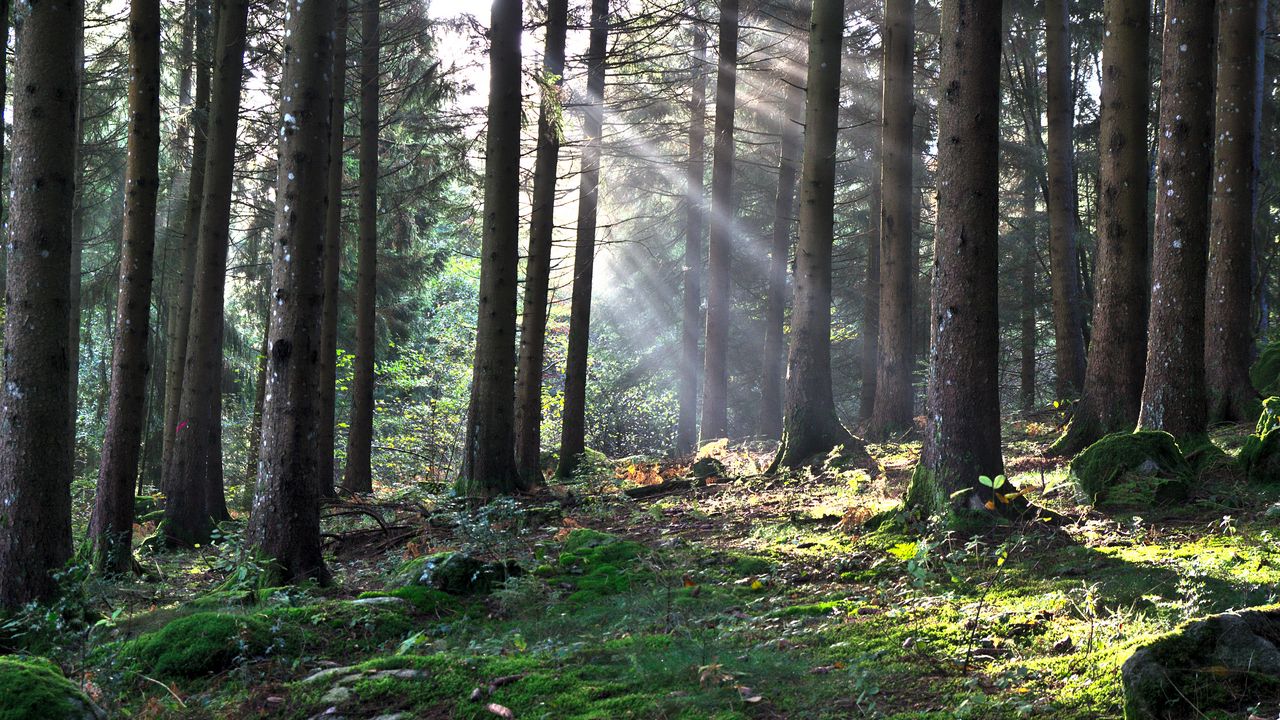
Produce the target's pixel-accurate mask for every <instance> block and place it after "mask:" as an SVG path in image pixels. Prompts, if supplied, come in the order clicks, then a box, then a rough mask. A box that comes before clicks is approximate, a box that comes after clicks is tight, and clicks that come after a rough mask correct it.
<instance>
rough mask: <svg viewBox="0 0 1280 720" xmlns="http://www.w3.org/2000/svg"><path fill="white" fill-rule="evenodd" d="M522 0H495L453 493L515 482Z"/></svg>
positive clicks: (477, 492)
mask: <svg viewBox="0 0 1280 720" xmlns="http://www.w3.org/2000/svg"><path fill="white" fill-rule="evenodd" d="M520 16H521V7H520V0H495V1H494V3H493V8H492V15H491V18H492V20H491V24H490V28H489V41H490V49H489V129H488V134H487V137H486V138H485V150H486V152H485V164H484V228H483V238H484V239H483V242H482V247H481V262H480V304H479V310H478V313H477V315H478V317H477V321H476V350H475V363H474V366H473V368H472V380H471V406H470V408H469V410H468V413H467V429H466V441H465V444H464V445H463V448H462V471H461V473H460V474H459V477H458V493H459V494H460V495H467V496H473V497H479V498H490V497H493V496H495V495H501V494H504V493H509V492H511V491H513V490H515V489H516V487H517V486H518V482H519V473H518V471H517V470H516V457H515V375H516V368H515V364H516V363H515V341H516V338H515V334H516V285H517V282H518V277H519V263H520V203H519V191H520V102H521V100H520V33H521V19H520Z"/></svg>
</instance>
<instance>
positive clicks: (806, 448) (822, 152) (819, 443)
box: [771, 0, 862, 469]
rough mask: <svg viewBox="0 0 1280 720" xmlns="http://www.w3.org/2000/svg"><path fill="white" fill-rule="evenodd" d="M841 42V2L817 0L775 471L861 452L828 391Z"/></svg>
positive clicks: (811, 24) (812, 33) (812, 23)
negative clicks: (836, 452)
mask: <svg viewBox="0 0 1280 720" xmlns="http://www.w3.org/2000/svg"><path fill="white" fill-rule="evenodd" d="M843 41H844V0H815V2H814V3H813V17H812V20H811V22H810V24H809V78H808V85H807V88H808V90H807V93H808V103H807V105H806V107H805V135H804V158H803V163H802V165H801V167H802V168H803V169H802V171H801V177H800V235H799V240H798V241H797V243H796V267H795V292H794V297H793V299H792V303H791V308H792V309H791V347H790V352H789V354H788V356H787V389H786V399H785V401H784V405H783V434H782V446H781V447H780V448H779V449H778V455H777V458H776V459H775V461H774V467H773V468H771V469H777V468H778V467H780V466H786V467H794V466H797V465H800V464H802V463H804V462H806V461H807V460H809V459H810V458H811V457H812V456H813V455H814V454H816V453H825V452H827V451H829V450H831V449H832V448H834V447H836V446H837V445H844V446H845V450H846V451H849V450H853V451H861V450H862V445H861V442H860V441H858V440H856V439H855V438H854V437H853V436H852V435H850V434H849V432H848V431H847V430H845V428H844V426H843V425H841V424H840V420H839V419H838V418H837V417H836V407H835V401H834V399H833V397H832V392H831V246H832V241H833V238H834V233H835V177H836V157H835V156H836V133H837V129H838V127H839V115H840V112H839V110H840V103H839V100H840V72H839V68H840V58H841V55H842V45H843Z"/></svg>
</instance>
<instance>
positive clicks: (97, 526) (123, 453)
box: [89, 0, 160, 573]
mask: <svg viewBox="0 0 1280 720" xmlns="http://www.w3.org/2000/svg"><path fill="white" fill-rule="evenodd" d="M128 155H129V160H128V165H127V166H126V167H125V186H126V190H125V200H124V203H125V208H124V241H123V242H122V244H121V248H120V293H119V297H118V298H117V299H116V337H115V351H114V359H113V360H112V372H111V405H110V408H109V409H108V411H107V428H106V432H105V434H104V436H103V442H102V464H101V465H100V466H99V471H98V488H97V495H96V499H95V503H94V506H93V518H92V520H91V522H90V525H89V536H90V537H91V538H92V539H93V544H94V564H95V565H96V566H97V567H98V568H99V569H101V570H105V571H108V572H115V573H126V572H129V571H130V570H131V569H132V568H133V552H132V549H131V541H132V539H133V498H134V491H135V484H136V480H137V477H138V453H139V450H140V448H141V446H142V425H143V421H144V419H145V417H146V415H145V412H144V408H145V404H146V389H147V365H148V362H147V359H148V355H147V335H148V333H149V331H150V328H151V322H150V314H151V284H152V259H153V256H154V253H155V244H156V204H157V202H158V199H159V191H160V0H132V2H130V4H129V145H128Z"/></svg>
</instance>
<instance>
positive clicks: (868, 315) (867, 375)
mask: <svg viewBox="0 0 1280 720" xmlns="http://www.w3.org/2000/svg"><path fill="white" fill-rule="evenodd" d="M876 143H877V145H878V144H879V140H877V141H876ZM875 157H877V158H879V157H880V148H879V147H878V146H877V147H876V149H875ZM870 184H871V195H870V198H869V199H868V206H867V264H866V268H865V271H864V274H863V286H862V287H863V289H862V357H861V358H860V362H861V368H860V372H861V374H862V386H861V387H860V388H859V390H858V420H860V421H862V420H866V421H869V420H870V419H871V413H872V412H873V411H874V410H875V407H876V365H877V364H878V358H879V357H880V219H879V218H880V208H881V196H880V183H879V182H875V181H872V182H871V183H870Z"/></svg>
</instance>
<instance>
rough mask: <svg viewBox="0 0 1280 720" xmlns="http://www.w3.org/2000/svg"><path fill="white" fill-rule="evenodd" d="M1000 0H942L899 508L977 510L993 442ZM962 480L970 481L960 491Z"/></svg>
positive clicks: (995, 449)
mask: <svg viewBox="0 0 1280 720" xmlns="http://www.w3.org/2000/svg"><path fill="white" fill-rule="evenodd" d="M1000 21H1001V2H1000V0H983V1H980V2H972V1H966V0H943V2H942V40H941V57H940V60H939V67H940V68H941V74H940V75H939V77H938V87H939V88H940V89H941V94H940V97H939V102H938V138H939V142H938V225H937V233H936V237H935V243H934V273H933V301H932V310H931V314H932V317H931V319H930V322H931V323H932V324H933V330H932V338H933V342H932V347H931V348H930V357H929V389H928V405H927V409H926V414H927V416H928V425H927V428H926V430H925V435H924V445H923V447H922V449H921V455H920V464H919V465H917V466H916V471H915V474H914V475H913V476H912V478H911V484H910V486H909V487H908V489H907V495H906V497H905V499H904V502H905V506H906V508H907V509H908V510H909V511H911V512H912V513H915V514H917V515H920V516H925V517H927V516H930V515H934V514H944V515H946V514H950V513H951V512H952V511H953V510H954V509H957V508H963V507H967V508H971V509H975V510H980V509H981V508H983V507H984V506H985V505H986V504H987V503H988V501H992V500H993V495H992V492H991V490H990V488H988V487H986V486H984V485H981V484H979V482H978V478H979V476H982V475H986V476H990V477H992V478H994V477H996V476H997V475H1000V474H1001V473H1003V472H1004V460H1003V458H1002V456H1001V450H1000V385H999V360H1000V358H999V353H1000V328H999V313H998V303H997V297H996V294H997V286H998V282H997V280H998V278H999V219H1000V218H999V200H998V198H999V196H998V188H999V177H1000V165H999V153H1000V136H999V113H997V112H994V109H995V108H998V107H1000V41H1001V32H1000ZM964 491H967V492H964Z"/></svg>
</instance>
